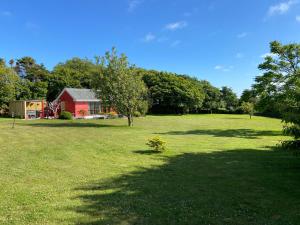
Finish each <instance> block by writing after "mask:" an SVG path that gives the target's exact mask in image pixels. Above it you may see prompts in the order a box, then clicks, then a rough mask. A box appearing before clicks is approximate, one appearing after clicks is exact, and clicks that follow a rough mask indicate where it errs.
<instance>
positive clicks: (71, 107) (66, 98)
mask: <svg viewBox="0 0 300 225" xmlns="http://www.w3.org/2000/svg"><path fill="white" fill-rule="evenodd" d="M59 99H60V101H62V102H65V111H68V112H70V113H72V114H73V116H75V102H74V101H73V98H72V97H71V96H70V95H69V94H68V92H66V91H64V93H63V94H62V95H61V96H60V98H59Z"/></svg>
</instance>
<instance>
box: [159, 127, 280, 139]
mask: <svg viewBox="0 0 300 225" xmlns="http://www.w3.org/2000/svg"><path fill="white" fill-rule="evenodd" d="M157 134H160V135H209V136H214V137H236V138H247V139H252V138H253V139H256V138H260V137H261V136H264V137H265V136H282V135H283V134H282V131H272V130H260V131H259V130H254V129H226V130H224V129H222V130H221V129H211V130H208V129H203V130H188V131H170V132H166V133H157Z"/></svg>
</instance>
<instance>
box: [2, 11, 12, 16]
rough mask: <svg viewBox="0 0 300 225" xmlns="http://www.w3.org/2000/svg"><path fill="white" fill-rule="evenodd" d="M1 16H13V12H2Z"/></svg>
mask: <svg viewBox="0 0 300 225" xmlns="http://www.w3.org/2000/svg"><path fill="white" fill-rule="evenodd" d="M0 14H1V16H12V12H10V11H2V12H1V13H0Z"/></svg>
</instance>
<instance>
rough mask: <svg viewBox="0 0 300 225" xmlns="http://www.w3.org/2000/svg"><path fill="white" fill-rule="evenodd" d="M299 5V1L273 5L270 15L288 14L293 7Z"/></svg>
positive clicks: (290, 0)
mask: <svg viewBox="0 0 300 225" xmlns="http://www.w3.org/2000/svg"><path fill="white" fill-rule="evenodd" d="M297 3H298V1H296V0H289V1H286V2H281V3H278V4H277V5H272V6H270V8H269V11H268V15H269V16H273V15H276V14H279V15H280V14H284V13H287V12H288V11H289V10H290V8H291V6H292V5H294V4H297Z"/></svg>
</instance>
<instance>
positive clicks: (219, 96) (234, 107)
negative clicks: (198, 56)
mask: <svg viewBox="0 0 300 225" xmlns="http://www.w3.org/2000/svg"><path fill="white" fill-rule="evenodd" d="M128 73H130V76H129V77H135V78H136V79H138V80H141V82H142V84H140V86H139V87H140V89H145V91H144V92H145V93H143V95H144V96H145V95H146V96H147V97H146V98H145V97H143V99H146V103H145V102H144V103H143V104H142V105H141V106H139V107H138V109H137V110H136V112H134V114H145V113H146V112H147V111H148V112H149V113H153V114H186V113H234V112H237V111H239V106H240V105H241V102H240V101H239V99H238V97H237V95H236V94H235V93H234V92H233V90H232V89H231V88H229V87H222V88H221V89H219V88H217V87H215V86H213V85H212V84H210V83H209V82H208V81H206V80H199V79H197V78H195V77H190V76H187V75H181V74H176V73H170V72H164V71H156V70H146V69H143V68H139V67H136V66H134V65H132V64H130V63H129V62H128V60H127V57H126V56H125V55H118V54H117V52H116V50H115V49H113V50H112V51H111V52H108V53H106V55H105V56H96V57H95V58H94V59H92V60H91V59H87V58H84V59H82V58H77V57H75V58H72V59H69V60H67V61H65V62H63V63H58V64H57V65H56V66H54V68H53V69H52V70H51V71H49V70H48V69H47V68H46V67H45V66H44V65H43V64H39V63H37V61H36V60H35V59H33V58H32V57H22V58H20V59H16V60H9V61H8V63H6V62H5V60H4V59H1V60H0V109H1V112H2V113H5V112H7V108H8V104H9V102H10V101H12V100H25V99H47V100H48V101H53V100H54V99H55V98H56V97H57V96H58V94H59V93H60V92H61V91H62V90H63V89H64V88H65V87H71V88H89V89H95V90H97V91H99V92H101V91H102V92H101V93H99V95H100V97H101V98H105V96H108V95H109V94H110V97H107V98H106V101H105V104H114V103H113V101H115V102H116V101H119V99H121V98H123V97H124V96H125V95H126V93H125V90H124V91H123V93H118V94H119V95H118V97H117V98H113V96H114V95H112V93H114V92H115V90H116V88H114V87H110V88H109V87H108V86H109V85H108V86H106V87H105V86H104V85H105V84H117V83H118V82H117V81H118V80H119V81H121V82H120V83H119V84H118V88H123V89H124V88H125V89H130V88H132V87H131V86H130V85H127V86H126V84H125V81H126V79H125V78H124V77H122V76H124V74H128ZM113 75H115V77H113ZM121 77H122V78H121ZM136 79H133V80H130V81H128V82H129V83H130V84H133V83H134V82H135V80H136ZM122 83H123V86H122V85H121V84H122ZM124 85H125V86H124ZM143 85H144V86H145V88H144V87H143ZM141 87H142V88H141ZM135 88H136V87H135ZM115 94H116V93H115ZM131 94H134V92H132V91H131ZM128 98H130V96H129V97H128ZM112 99H113V100H112Z"/></svg>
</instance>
